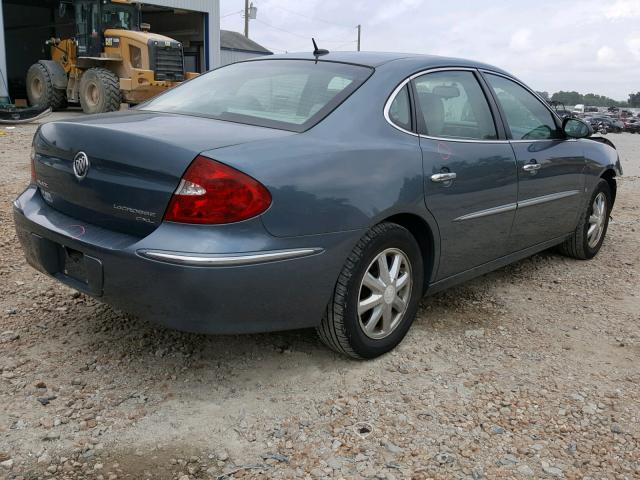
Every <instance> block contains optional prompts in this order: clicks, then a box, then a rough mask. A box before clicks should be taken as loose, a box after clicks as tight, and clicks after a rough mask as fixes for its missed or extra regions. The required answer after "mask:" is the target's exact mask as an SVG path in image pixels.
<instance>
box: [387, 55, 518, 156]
mask: <svg viewBox="0 0 640 480" xmlns="http://www.w3.org/2000/svg"><path fill="white" fill-rule="evenodd" d="M460 71H462V72H478V71H479V69H477V68H473V67H434V68H428V69H426V70H421V71H419V72H417V73H414V74H412V75H410V76H409V77H407V78H405V79H404V80H403V81H402V82H400V84H399V85H398V86H397V87H396V88H395V90H393V92H391V95H389V98H388V99H387V102H386V103H385V105H384V118H385V120H386V121H387V122H388V123H389V125H391V126H392V127H393V128H395V129H397V130H400V131H401V132H404V133H408V134H409V135H413V136H414V137H418V138H426V139H428V140H439V141H445V142H462V143H489V144H490V143H509V140H500V139H495V140H478V139H471V138H457V137H433V136H431V135H423V134H421V133H420V134H419V133H416V132H411V131H409V130H406V129H404V128H402V127H400V126H398V125H396V124H395V123H393V121H392V120H391V118H390V117H389V110H390V109H391V104H392V103H393V101H394V100H395V99H396V96H397V95H398V93H400V90H402V89H403V88H404V87H405V85H406V84H407V83H409V82H410V81H411V80H413V79H414V78H418V77H421V76H423V75H426V74H428V73H434V72H460ZM491 113H492V115H493V112H491ZM496 133H497V132H496Z"/></svg>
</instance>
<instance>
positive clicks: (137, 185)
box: [14, 53, 621, 358]
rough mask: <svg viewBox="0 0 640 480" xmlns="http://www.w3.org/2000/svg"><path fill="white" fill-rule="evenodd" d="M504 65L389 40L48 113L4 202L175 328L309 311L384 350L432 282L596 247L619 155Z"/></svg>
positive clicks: (25, 234) (273, 319) (22, 229)
mask: <svg viewBox="0 0 640 480" xmlns="http://www.w3.org/2000/svg"><path fill="white" fill-rule="evenodd" d="M590 134H591V132H590V130H589V127H588V126H587V125H585V124H582V123H581V122H580V121H577V120H565V121H564V122H561V121H560V120H559V119H558V118H557V117H556V116H555V114H553V112H551V110H550V109H549V108H548V107H547V106H546V104H544V103H543V102H542V101H541V100H540V99H539V98H537V97H536V96H535V94H534V93H533V92H531V91H530V90H529V89H528V88H527V87H525V86H524V85H522V84H521V83H520V82H519V81H517V80H516V79H514V78H513V77H511V76H509V75H508V74H507V73H506V72H503V71H501V70H499V69H496V68H494V67H490V66H488V65H482V64H477V63H474V62H469V61H464V60H456V59H447V58H440V57H429V56H416V55H398V54H374V53H362V54H356V53H353V54H347V53H344V54H328V55H322V56H320V55H315V56H314V55H304V54H303V55H283V56H276V57H272V58H270V59H268V60H255V61H247V62H242V63H237V64H233V65H229V66H226V67H223V68H220V69H217V70H214V71H212V72H210V73H208V74H205V75H202V76H200V77H197V78H195V79H193V80H191V81H189V82H186V83H185V84H183V85H181V86H179V87H177V88H175V89H173V90H170V91H168V92H166V93H165V94H162V95H160V96H158V97H156V98H155V99H152V100H151V101H149V102H147V103H145V104H142V105H140V106H138V107H137V108H135V109H133V110H130V111H125V112H118V113H113V114H106V115H98V116H87V117H83V118H81V119H75V120H66V121H57V122H51V123H47V124H44V125H42V126H41V127H40V128H39V129H38V131H37V133H36V135H35V137H34V140H33V148H32V152H31V165H32V178H31V184H30V185H29V187H28V188H27V189H26V191H25V192H23V193H22V194H21V195H20V196H19V197H18V198H17V199H16V201H15V202H14V219H15V224H16V229H17V232H18V236H19V239H20V242H21V244H22V247H23V249H24V252H25V255H26V258H27V260H28V261H29V263H30V264H31V265H32V266H34V267H35V268H37V269H38V270H40V271H41V272H44V273H46V274H48V275H50V276H52V277H54V278H56V279H58V280H59V281H61V282H63V283H65V284H67V285H69V286H71V287H73V288H75V289H77V290H80V291H82V292H85V293H87V294H89V295H92V296H94V297H96V298H98V299H100V300H101V301H104V302H106V303H108V304H111V305H113V306H115V307H117V308H120V309H122V310H124V311H127V312H130V313H133V314H135V315H137V316H139V317H142V318H146V319H149V320H152V321H154V322H158V323H161V324H164V325H167V326H169V327H172V328H177V329H180V330H186V331H194V332H205V333H245V332H262V331H273V330H285V329H292V328H304V327H316V328H317V329H318V332H319V334H320V337H321V338H322V340H323V341H324V342H325V343H326V344H327V345H329V346H330V347H332V348H334V349H335V350H337V351H339V352H342V353H345V354H348V355H351V356H353V357H359V358H371V357H375V356H377V355H380V354H382V353H384V352H386V351H388V350H390V349H391V348H393V347H394V346H395V345H397V344H398V343H399V342H400V341H401V340H402V338H403V337H404V335H405V334H406V332H407V331H408V329H409V327H410V325H411V323H412V321H413V319H414V317H415V313H416V310H417V305H418V302H419V300H420V298H421V297H422V296H423V294H424V293H425V292H436V291H439V290H441V289H443V288H446V287H448V286H450V285H453V284H456V283H458V282H460V281H463V280H465V279H467V278H471V277H473V276H476V275H479V274H482V273H485V272H487V271H490V270H492V269H495V268H497V267H499V266H502V265H505V264H507V263H509V262H512V261H515V260H518V259H519V258H523V257H525V256H527V255H531V254H533V253H535V252H537V251H540V250H542V249H545V248H549V247H551V246H554V245H560V248H561V249H562V250H563V251H564V252H565V253H567V254H569V255H571V256H574V257H577V258H591V257H592V256H594V255H595V254H596V253H597V251H598V250H599V249H600V246H601V244H602V241H603V240H604V236H605V233H606V229H607V224H608V217H609V212H610V210H611V207H612V206H613V202H614V200H615V177H616V175H619V174H620V173H621V170H620V165H619V161H618V157H617V154H616V151H615V149H614V148H613V147H612V145H610V144H608V142H606V141H603V140H598V139H591V138H588V137H589V136H590Z"/></svg>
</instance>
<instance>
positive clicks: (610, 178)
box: [600, 168, 618, 206]
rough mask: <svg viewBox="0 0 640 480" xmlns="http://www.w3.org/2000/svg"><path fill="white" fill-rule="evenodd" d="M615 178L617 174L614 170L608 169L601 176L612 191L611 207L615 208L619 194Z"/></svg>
mask: <svg viewBox="0 0 640 480" xmlns="http://www.w3.org/2000/svg"><path fill="white" fill-rule="evenodd" d="M615 177H616V172H615V171H614V170H613V168H607V169H606V170H605V171H604V172H602V175H600V178H602V179H603V180H606V182H607V183H608V184H609V189H610V190H611V206H613V204H614V203H615V202H616V194H617V192H618V184H617V182H616V179H615Z"/></svg>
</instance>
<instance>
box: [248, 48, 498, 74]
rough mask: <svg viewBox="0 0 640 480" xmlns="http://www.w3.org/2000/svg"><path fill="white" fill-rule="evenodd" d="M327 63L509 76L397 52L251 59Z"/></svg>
mask: <svg viewBox="0 0 640 480" xmlns="http://www.w3.org/2000/svg"><path fill="white" fill-rule="evenodd" d="M316 58H317V59H318V60H319V61H327V62H342V63H352V64H357V65H364V66H367V67H373V68H375V67H379V66H382V65H384V64H387V63H390V62H396V61H398V60H402V62H400V63H402V65H403V68H406V69H407V70H416V71H417V70H426V69H429V68H439V67H468V68H482V69H486V70H492V71H494V72H499V73H503V74H507V75H508V73H507V72H505V71H504V70H502V69H500V68H497V67H494V66H492V65H489V64H486V63H481V62H476V61H473V60H467V59H463V58H454V57H441V56H439V55H426V54H417V53H397V52H329V53H327V54H325V55H320V56H318V57H316V56H314V55H313V53H312V52H298V53H284V54H278V55H269V56H268V57H266V56H263V57H258V58H254V59H251V61H261V60H279V59H288V60H315V59H316Z"/></svg>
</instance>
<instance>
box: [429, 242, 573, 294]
mask: <svg viewBox="0 0 640 480" xmlns="http://www.w3.org/2000/svg"><path fill="white" fill-rule="evenodd" d="M568 236H569V235H563V236H561V237H556V238H554V239H553V240H549V241H546V242H543V243H538V244H537V245H534V246H532V247H529V248H525V249H524V250H520V251H518V252H514V253H510V254H509V255H505V256H504V257H500V258H498V259H496V260H492V261H490V262H487V263H483V264H482V265H478V266H477V267H474V268H471V269H469V270H465V271H464V272H461V273H457V274H455V275H452V276H450V277H447V278H443V279H442V280H438V281H437V282H435V283H432V284H431V285H429V287H428V288H427V292H426V295H431V294H433V293H437V292H441V291H442V290H446V289H447V288H449V287H453V286H454V285H458V284H459V283H463V282H466V281H467V280H471V279H472V278H475V277H479V276H481V275H484V274H485V273H489V272H492V271H493V270H497V269H498V268H502V267H504V266H506V265H509V264H510V263H514V262H517V261H518V260H522V259H523V258H527V257H530V256H531V255H534V254H536V253H539V252H542V251H543V250H547V249H548V248H551V247H554V246H556V245H559V244H561V243H562V242H563V241H564V240H565V239H566V238H567V237H568Z"/></svg>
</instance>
